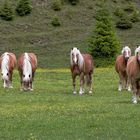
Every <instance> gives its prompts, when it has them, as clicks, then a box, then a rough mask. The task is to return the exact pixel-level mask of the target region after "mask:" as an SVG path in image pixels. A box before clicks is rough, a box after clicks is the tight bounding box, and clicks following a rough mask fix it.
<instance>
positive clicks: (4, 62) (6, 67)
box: [0, 52, 17, 88]
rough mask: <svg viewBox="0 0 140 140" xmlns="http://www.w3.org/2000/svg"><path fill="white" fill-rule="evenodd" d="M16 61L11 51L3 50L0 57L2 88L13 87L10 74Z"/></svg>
mask: <svg viewBox="0 0 140 140" xmlns="http://www.w3.org/2000/svg"><path fill="white" fill-rule="evenodd" d="M16 63H17V60H16V56H15V54H13V53H10V52H5V53H4V54H2V55H1V57H0V68H1V75H2V80H3V87H4V88H13V86H12V75H13V70H14V68H15V67H16Z"/></svg>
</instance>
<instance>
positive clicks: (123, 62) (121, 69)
mask: <svg viewBox="0 0 140 140" xmlns="http://www.w3.org/2000/svg"><path fill="white" fill-rule="evenodd" d="M130 56H131V49H130V48H129V47H128V46H125V47H124V48H123V49H122V54H121V55H119V56H118V57H117V59H116V62H115V70H116V72H117V73H118V75H119V86H118V91H121V90H122V88H123V86H124V88H126V89H127V90H128V91H131V88H130V83H129V80H128V76H127V72H126V67H127V62H128V59H129V58H130Z"/></svg>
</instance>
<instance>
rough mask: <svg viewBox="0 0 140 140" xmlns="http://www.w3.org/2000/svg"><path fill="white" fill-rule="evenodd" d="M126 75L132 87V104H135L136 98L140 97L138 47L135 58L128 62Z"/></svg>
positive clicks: (139, 57)
mask: <svg viewBox="0 0 140 140" xmlns="http://www.w3.org/2000/svg"><path fill="white" fill-rule="evenodd" d="M127 74H128V78H129V80H130V82H131V86H132V92H133V97H132V102H133V103H134V104H136V103H137V96H138V97H140V46H139V47H138V48H137V49H136V50H135V56H132V57H130V58H129V60H128V63H127Z"/></svg>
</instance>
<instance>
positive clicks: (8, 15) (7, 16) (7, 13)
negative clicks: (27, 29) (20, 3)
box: [0, 1, 14, 21]
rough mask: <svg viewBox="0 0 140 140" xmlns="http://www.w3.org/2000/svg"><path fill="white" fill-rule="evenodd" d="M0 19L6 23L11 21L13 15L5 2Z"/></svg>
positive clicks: (0, 12) (0, 11)
mask: <svg viewBox="0 0 140 140" xmlns="http://www.w3.org/2000/svg"><path fill="white" fill-rule="evenodd" d="M0 17H1V18H2V19H3V20H7V21H10V20H13V17H14V13H13V10H12V8H11V6H10V5H9V4H8V3H7V1H6V2H5V3H4V5H3V6H2V8H1V10H0Z"/></svg>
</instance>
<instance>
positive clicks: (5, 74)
mask: <svg viewBox="0 0 140 140" xmlns="http://www.w3.org/2000/svg"><path fill="white" fill-rule="evenodd" d="M1 74H2V79H3V80H5V81H9V55H8V53H4V54H3V56H2V62H1Z"/></svg>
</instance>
